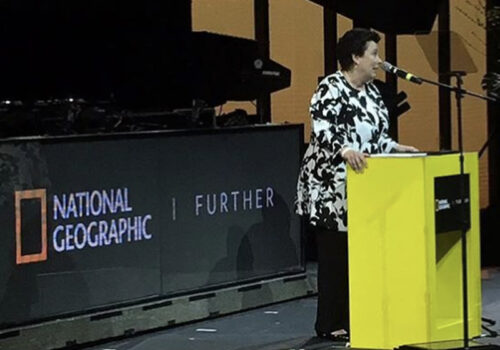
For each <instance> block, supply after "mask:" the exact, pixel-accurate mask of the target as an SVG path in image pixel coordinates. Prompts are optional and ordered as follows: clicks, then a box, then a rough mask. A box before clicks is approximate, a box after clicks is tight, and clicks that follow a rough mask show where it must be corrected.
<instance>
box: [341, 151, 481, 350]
mask: <svg viewBox="0 0 500 350" xmlns="http://www.w3.org/2000/svg"><path fill="white" fill-rule="evenodd" d="M459 173H460V163H459V155H458V154H447V155H436V156H421V157H390V156H388V157H377V158H369V159H368V168H367V169H365V171H364V172H363V173H362V174H356V173H355V172H354V171H352V169H348V174H347V193H348V195H347V196H348V227H349V232H348V239H349V289H350V294H349V295H350V322H351V325H350V330H351V347H353V348H372V349H373V348H377V349H392V348H395V347H398V346H400V345H407V344H416V343H427V342H435V341H444V340H455V339H461V338H462V337H463V302H462V261H461V253H462V250H461V241H460V235H461V232H460V230H451V231H448V232H440V233H437V232H436V231H437V230H436V223H437V220H438V219H436V217H437V215H438V212H440V210H442V211H443V212H445V211H446V209H447V206H448V209H449V207H450V205H451V206H453V203H451V204H450V203H449V202H447V201H446V200H445V199H442V198H441V199H440V198H436V193H437V189H436V186H435V183H437V181H438V180H439V181H440V182H439V183H440V184H441V183H442V181H441V180H442V179H444V180H446V181H448V179H450V178H451V179H453V178H455V180H456V178H458V176H454V175H458V174H459ZM465 173H466V174H468V179H469V187H470V190H469V191H468V192H467V196H466V197H469V195H470V200H469V205H470V229H469V230H468V231H467V244H468V246H467V255H468V266H467V268H468V275H467V276H468V310H469V335H470V337H474V336H477V335H479V334H480V333H481V280H480V261H479V204H478V203H479V200H478V199H479V198H478V197H479V194H478V158H477V155H476V154H475V153H466V154H465ZM440 186H441V185H440ZM457 191H458V190H457ZM439 214H441V213H439ZM439 220H440V221H442V219H439ZM446 221H449V220H445V224H446V223H447V222H446Z"/></svg>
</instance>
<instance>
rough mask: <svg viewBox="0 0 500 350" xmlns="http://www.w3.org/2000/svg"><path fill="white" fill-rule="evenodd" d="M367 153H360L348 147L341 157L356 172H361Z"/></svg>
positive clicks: (364, 166)
mask: <svg viewBox="0 0 500 350" xmlns="http://www.w3.org/2000/svg"><path fill="white" fill-rule="evenodd" d="M368 156H369V155H368V154H367V153H361V152H358V151H355V150H353V149H349V150H347V151H345V152H344V154H343V155H342V158H344V160H345V161H346V162H347V164H349V165H350V166H351V168H352V169H353V170H354V171H355V172H357V173H361V172H363V170H364V169H365V168H366V167H367V164H366V157H368Z"/></svg>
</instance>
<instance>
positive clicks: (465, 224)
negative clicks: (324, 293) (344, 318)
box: [404, 71, 500, 350]
mask: <svg viewBox="0 0 500 350" xmlns="http://www.w3.org/2000/svg"><path fill="white" fill-rule="evenodd" d="M446 74H447V75H450V76H452V77H454V78H455V79H456V86H452V85H448V84H443V83H439V82H435V81H432V80H429V79H425V78H420V80H421V81H422V82H425V83H428V84H432V85H436V86H439V87H444V88H446V89H449V90H450V91H453V92H454V93H455V100H456V105H457V120H458V151H459V162H460V177H459V184H460V192H459V196H460V198H459V199H460V204H461V205H460V212H459V213H460V218H459V219H460V224H461V225H460V227H461V247H462V297H463V347H453V348H454V349H466V350H469V349H470V343H469V306H468V304H469V300H468V276H467V272H468V271H467V230H468V229H469V218H466V211H465V208H466V207H465V199H466V198H465V197H466V188H465V184H466V183H465V171H464V149H463V137H462V136H463V133H462V99H463V98H464V96H465V95H469V96H474V97H477V98H479V99H482V100H485V101H496V100H495V99H494V98H492V97H489V96H483V95H480V94H477V93H474V92H470V91H467V90H465V89H463V88H462V86H463V77H464V76H465V75H466V72H464V71H452V72H449V73H446ZM473 347H474V349H478V348H481V349H495V350H498V349H500V346H498V345H493V344H477V343H475V344H474V345H473ZM404 348H405V349H409V348H410V349H413V347H412V346H404ZM417 348H418V349H421V348H420V347H417ZM431 348H432V346H431Z"/></svg>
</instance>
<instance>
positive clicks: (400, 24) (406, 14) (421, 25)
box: [311, 0, 443, 34]
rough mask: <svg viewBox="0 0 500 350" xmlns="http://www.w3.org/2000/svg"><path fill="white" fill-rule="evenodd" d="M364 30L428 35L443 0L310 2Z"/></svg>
mask: <svg viewBox="0 0 500 350" xmlns="http://www.w3.org/2000/svg"><path fill="white" fill-rule="evenodd" d="M311 1H313V2H315V3H317V4H319V5H322V6H325V7H330V8H333V9H335V10H337V12H338V13H340V14H342V15H344V16H346V17H349V18H351V19H353V20H354V21H355V22H356V23H359V25H361V26H363V27H370V28H373V29H376V30H378V31H381V32H383V33H390V34H417V33H418V34H423V33H429V32H430V31H431V30H432V26H433V24H434V21H435V19H436V15H437V13H438V11H439V6H440V4H441V2H442V1H443V0H424V1H422V0H407V1H398V0H379V1H365V0H311Z"/></svg>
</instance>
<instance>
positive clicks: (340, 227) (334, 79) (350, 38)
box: [296, 28, 417, 341]
mask: <svg viewBox="0 0 500 350" xmlns="http://www.w3.org/2000/svg"><path fill="white" fill-rule="evenodd" d="M379 40H380V36H379V35H378V34H377V33H375V32H373V31H371V30H367V29H362V28H355V29H352V30H350V31H348V32H346V33H345V34H344V35H343V36H342V37H341V38H340V40H339V41H338V44H337V57H338V61H339V64H340V68H341V69H340V71H337V72H336V73H334V74H331V75H329V76H327V77H325V78H324V79H323V80H322V81H321V82H320V83H319V85H318V87H317V88H316V91H315V93H314V95H313V96H312V99H311V106H310V109H309V111H310V114H311V119H312V128H311V129H312V132H311V138H310V143H309V147H308V148H307V150H306V152H305V155H304V159H303V161H302V167H301V171H300V174H299V180H298V185H297V200H296V211H297V213H298V214H300V215H303V216H306V217H307V218H308V220H309V223H310V224H311V225H312V226H314V231H315V233H316V243H317V249H318V306H317V313H316V324H315V329H316V333H317V335H318V336H319V337H323V338H329V339H332V340H337V341H348V340H349V284H348V275H347V271H348V269H347V261H348V259H347V212H346V192H345V177H346V164H349V166H351V167H352V168H353V169H354V170H355V171H356V172H362V171H363V169H364V168H365V167H366V159H365V158H366V157H368V156H369V155H370V154H372V153H389V152H394V151H396V152H415V151H417V149H416V148H414V147H411V146H405V145H400V144H398V143H397V142H395V141H394V140H392V139H391V138H390V137H389V136H388V135H387V131H388V128H389V120H388V111H387V108H386V106H385V105H384V102H383V101H382V97H381V95H380V92H379V91H378V89H377V88H376V87H375V85H374V84H373V83H372V80H373V79H374V78H375V76H376V72H377V69H378V68H379V65H380V64H381V63H382V60H381V59H380V57H379V54H378V44H377V43H378V42H379Z"/></svg>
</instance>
